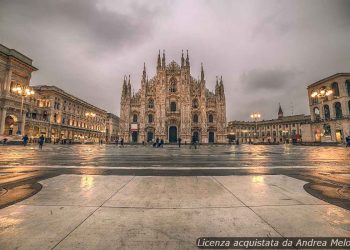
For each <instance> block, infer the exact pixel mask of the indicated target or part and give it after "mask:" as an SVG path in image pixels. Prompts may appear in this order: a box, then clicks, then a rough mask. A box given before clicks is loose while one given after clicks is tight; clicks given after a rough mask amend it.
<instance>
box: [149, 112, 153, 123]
mask: <svg viewBox="0 0 350 250" xmlns="http://www.w3.org/2000/svg"><path fill="white" fill-rule="evenodd" d="M148 122H149V123H152V122H153V115H152V114H149V115H148Z"/></svg>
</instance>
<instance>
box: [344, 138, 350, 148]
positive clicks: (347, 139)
mask: <svg viewBox="0 0 350 250" xmlns="http://www.w3.org/2000/svg"><path fill="white" fill-rule="evenodd" d="M345 141H346V147H350V135H348V136H347V137H345Z"/></svg>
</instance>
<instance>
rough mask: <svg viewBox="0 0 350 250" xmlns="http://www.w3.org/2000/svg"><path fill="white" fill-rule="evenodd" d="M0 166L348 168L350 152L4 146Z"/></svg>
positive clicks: (338, 149) (269, 148)
mask: <svg viewBox="0 0 350 250" xmlns="http://www.w3.org/2000/svg"><path fill="white" fill-rule="evenodd" d="M0 165H3V166H4V165H12V166H16V165H22V166H23V165H31V166H35V165H37V166H38V165H42V166H50V165H51V166H52V165H66V166H107V167H108V166H113V167H118V166H135V167H137V166H152V165H161V166H163V165H164V166H168V165H178V166H192V167H195V166H197V165H200V166H210V167H217V166H220V167H233V166H239V167H245V166H260V167H262V166H267V167H268V166H347V165H350V150H349V149H347V148H345V147H311V146H293V145H273V146H272V145H238V146H237V145H232V146H230V145H214V146H200V147H199V149H197V150H196V149H190V148H189V146H182V147H181V148H178V147H177V146H165V147H164V148H152V147H149V146H140V145H137V146H129V145H128V146H126V147H124V148H120V147H116V146H114V145H102V146H100V145H45V147H44V149H43V150H42V151H41V150H39V149H38V148H37V147H36V146H27V147H21V146H5V147H1V151H0Z"/></svg>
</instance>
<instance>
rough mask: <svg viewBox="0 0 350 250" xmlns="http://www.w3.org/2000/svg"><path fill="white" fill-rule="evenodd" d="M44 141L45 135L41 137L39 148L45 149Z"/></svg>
mask: <svg viewBox="0 0 350 250" xmlns="http://www.w3.org/2000/svg"><path fill="white" fill-rule="evenodd" d="M44 141H45V137H44V135H41V136H40V138H39V149H41V150H42V149H43V145H44Z"/></svg>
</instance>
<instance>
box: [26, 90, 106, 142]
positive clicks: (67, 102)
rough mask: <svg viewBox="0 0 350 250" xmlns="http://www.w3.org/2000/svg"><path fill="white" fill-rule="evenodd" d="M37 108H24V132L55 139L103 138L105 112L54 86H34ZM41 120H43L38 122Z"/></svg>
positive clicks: (78, 140)
mask: <svg viewBox="0 0 350 250" xmlns="http://www.w3.org/2000/svg"><path fill="white" fill-rule="evenodd" d="M33 88H34V90H35V92H36V93H37V95H38V97H39V99H38V104H39V107H37V108H31V109H29V110H26V114H27V121H28V122H27V123H26V128H25V132H26V133H27V134H28V136H29V137H37V136H38V135H39V134H44V135H45V136H46V137H48V138H51V140H52V141H55V140H73V141H76V142H98V141H101V140H103V141H105V138H106V123H107V112H106V111H105V110H102V109H100V108H98V107H96V106H94V105H91V104H89V103H87V102H85V101H83V100H81V99H79V98H77V97H75V96H73V95H70V94H68V93H67V92H65V91H64V90H62V89H60V88H58V87H56V86H47V85H42V86H34V87H33ZM38 120H39V121H44V122H46V123H40V122H38Z"/></svg>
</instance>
